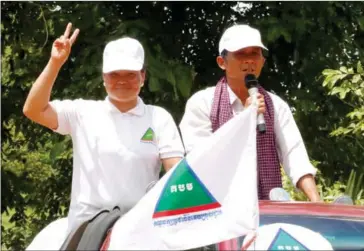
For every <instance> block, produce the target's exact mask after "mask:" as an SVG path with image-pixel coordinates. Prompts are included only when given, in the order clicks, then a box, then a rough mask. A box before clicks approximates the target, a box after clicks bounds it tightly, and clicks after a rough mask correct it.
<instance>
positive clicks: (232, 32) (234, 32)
mask: <svg viewBox="0 0 364 251" xmlns="http://www.w3.org/2000/svg"><path fill="white" fill-rule="evenodd" d="M253 46H254V47H255V46H257V47H261V48H263V49H265V50H268V49H267V48H266V47H265V46H264V45H263V43H262V39H261V36H260V32H259V31H258V30H257V29H254V28H252V27H250V26H249V25H246V24H239V25H234V26H231V27H230V28H228V29H227V30H226V31H225V32H224V34H223V35H222V37H221V39H220V42H219V53H220V54H221V52H222V51H223V50H227V51H231V52H234V51H238V50H240V49H244V48H247V47H253Z"/></svg>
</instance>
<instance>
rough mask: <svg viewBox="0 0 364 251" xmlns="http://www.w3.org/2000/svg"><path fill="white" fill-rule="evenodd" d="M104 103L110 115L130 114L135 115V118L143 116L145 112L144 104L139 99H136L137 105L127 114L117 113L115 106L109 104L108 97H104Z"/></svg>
mask: <svg viewBox="0 0 364 251" xmlns="http://www.w3.org/2000/svg"><path fill="white" fill-rule="evenodd" d="M105 103H106V107H107V109H108V111H110V112H112V113H122V114H132V115H136V116H143V115H144V112H145V104H144V102H143V100H142V99H141V98H140V97H138V102H137V105H136V106H135V107H134V108H132V109H130V110H129V111H127V112H121V111H119V110H118V108H116V106H115V105H114V104H113V103H111V101H110V98H109V96H106V98H105Z"/></svg>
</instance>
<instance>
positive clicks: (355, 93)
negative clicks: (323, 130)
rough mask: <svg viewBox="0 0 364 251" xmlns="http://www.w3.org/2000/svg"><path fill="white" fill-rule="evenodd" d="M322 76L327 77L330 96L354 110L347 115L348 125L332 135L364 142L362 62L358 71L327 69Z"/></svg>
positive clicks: (326, 81)
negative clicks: (351, 136)
mask: <svg viewBox="0 0 364 251" xmlns="http://www.w3.org/2000/svg"><path fill="white" fill-rule="evenodd" d="M322 74H323V75H324V76H325V79H324V82H323V86H325V87H327V89H328V90H329V92H328V93H329V95H332V96H338V97H339V98H340V99H341V100H342V101H343V102H345V104H347V105H348V106H350V107H352V108H353V110H352V111H351V112H349V113H348V114H347V115H346V117H347V118H348V119H349V121H348V122H347V123H346V125H343V126H340V127H339V128H337V129H336V130H334V131H333V132H332V133H331V135H332V136H345V135H347V134H349V135H353V136H354V137H357V140H358V141H361V142H364V119H363V118H364V71H363V67H362V64H361V62H360V61H359V62H358V63H357V66H356V71H354V69H353V68H347V67H345V66H342V67H340V69H339V70H331V69H326V70H324V71H323V72H322ZM363 150H364V148H363Z"/></svg>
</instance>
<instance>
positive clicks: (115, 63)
mask: <svg viewBox="0 0 364 251" xmlns="http://www.w3.org/2000/svg"><path fill="white" fill-rule="evenodd" d="M143 65H144V49H143V46H142V45H141V43H140V42H139V41H138V40H136V39H134V38H129V37H125V38H120V39H118V40H114V41H111V42H109V43H108V44H107V45H106V46H105V49H104V56H103V66H102V72H103V73H109V72H112V71H118V70H130V71H140V70H141V69H142V68H143Z"/></svg>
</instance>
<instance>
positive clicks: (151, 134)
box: [141, 127, 154, 142]
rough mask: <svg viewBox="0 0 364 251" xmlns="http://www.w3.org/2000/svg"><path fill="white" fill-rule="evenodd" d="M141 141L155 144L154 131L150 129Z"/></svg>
mask: <svg viewBox="0 0 364 251" xmlns="http://www.w3.org/2000/svg"><path fill="white" fill-rule="evenodd" d="M141 141H145V142H153V141H154V131H153V129H152V128H150V127H149V128H148V130H147V131H146V132H145V133H144V135H143V137H142V138H141Z"/></svg>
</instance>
